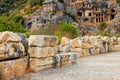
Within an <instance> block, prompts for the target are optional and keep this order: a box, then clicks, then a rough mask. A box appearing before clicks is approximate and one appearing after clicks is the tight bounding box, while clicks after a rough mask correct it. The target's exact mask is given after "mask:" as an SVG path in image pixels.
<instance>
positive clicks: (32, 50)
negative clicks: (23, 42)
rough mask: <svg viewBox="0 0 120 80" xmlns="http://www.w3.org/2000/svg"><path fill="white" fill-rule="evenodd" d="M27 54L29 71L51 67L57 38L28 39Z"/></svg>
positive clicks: (55, 52) (42, 36) (38, 37)
mask: <svg viewBox="0 0 120 80" xmlns="http://www.w3.org/2000/svg"><path fill="white" fill-rule="evenodd" d="M28 45H29V48H28V53H29V55H30V69H31V71H39V70H42V69H47V68H52V67H53V63H54V60H53V56H55V54H57V37H55V36H45V35H32V36H30V38H29V44H28Z"/></svg>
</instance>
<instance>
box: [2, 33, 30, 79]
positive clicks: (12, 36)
mask: <svg viewBox="0 0 120 80" xmlns="http://www.w3.org/2000/svg"><path fill="white" fill-rule="evenodd" d="M26 39H27V38H26V36H25V35H23V34H16V33H12V32H2V33H0V80H11V79H14V78H16V77H18V76H22V75H23V74H24V73H25V72H26V69H27V67H28V57H27V53H26V49H25V44H27V40H26ZM23 42H24V43H23Z"/></svg>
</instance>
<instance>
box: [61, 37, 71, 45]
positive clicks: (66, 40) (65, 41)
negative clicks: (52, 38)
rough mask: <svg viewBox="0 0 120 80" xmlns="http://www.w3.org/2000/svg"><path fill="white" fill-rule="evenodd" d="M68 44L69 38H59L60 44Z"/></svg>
mask: <svg viewBox="0 0 120 80" xmlns="http://www.w3.org/2000/svg"><path fill="white" fill-rule="evenodd" d="M69 44H70V39H69V38H66V37H62V39H61V45H62V46H65V45H69Z"/></svg>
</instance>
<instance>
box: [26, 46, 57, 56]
mask: <svg viewBox="0 0 120 80" xmlns="http://www.w3.org/2000/svg"><path fill="white" fill-rule="evenodd" d="M57 52H58V49H57V47H29V49H28V53H29V55H30V57H31V58H44V57H51V56H54V55H55V54H57Z"/></svg>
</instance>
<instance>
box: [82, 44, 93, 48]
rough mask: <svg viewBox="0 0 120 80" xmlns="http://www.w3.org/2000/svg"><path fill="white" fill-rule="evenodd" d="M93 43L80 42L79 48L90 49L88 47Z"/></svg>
mask: <svg viewBox="0 0 120 80" xmlns="http://www.w3.org/2000/svg"><path fill="white" fill-rule="evenodd" d="M93 47H94V45H93V44H89V43H82V46H81V48H83V49H90V48H93Z"/></svg>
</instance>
